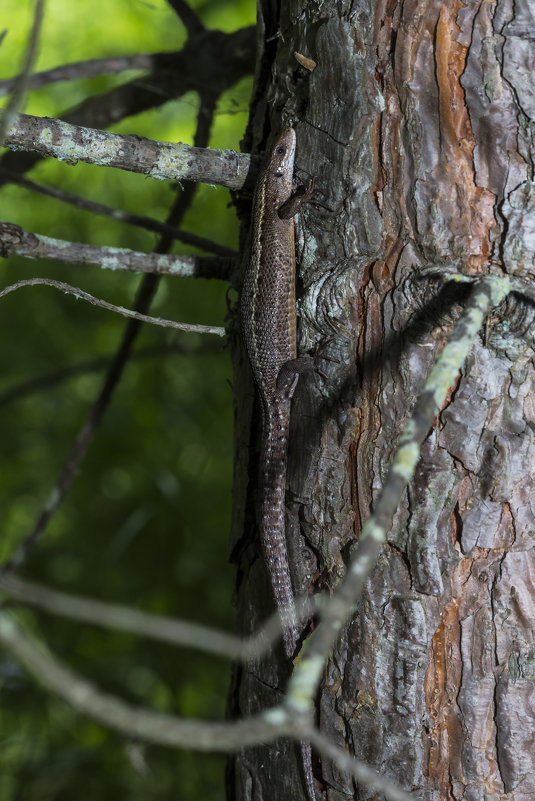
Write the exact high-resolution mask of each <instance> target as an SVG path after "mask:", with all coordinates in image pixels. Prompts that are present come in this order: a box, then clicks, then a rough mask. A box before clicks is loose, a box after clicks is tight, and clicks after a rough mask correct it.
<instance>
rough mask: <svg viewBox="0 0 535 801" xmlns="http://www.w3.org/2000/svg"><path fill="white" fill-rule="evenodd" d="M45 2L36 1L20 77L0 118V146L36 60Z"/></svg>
mask: <svg viewBox="0 0 535 801" xmlns="http://www.w3.org/2000/svg"><path fill="white" fill-rule="evenodd" d="M44 8H45V2H44V0H36V2H35V10H34V14H33V24H32V30H31V32H30V39H29V42H28V48H27V50H26V55H25V57H24V64H23V67H22V70H21V73H20V75H19V76H18V78H17V80H16V83H15V87H14V91H13V94H12V96H11V99H10V101H9V103H8V104H7V106H6V108H5V110H4V113H3V115H2V117H1V118H0V145H2V144H3V143H4V138H5V136H6V132H7V129H8V128H9V127H10V125H11V124H12V122H13V120H14V118H15V115H16V112H17V111H18V110H19V109H20V108H22V103H23V101H24V95H25V93H26V89H27V86H28V78H29V76H30V74H31V71H32V67H33V65H34V63H35V59H36V58H37V50H38V46H39V35H40V33H41V26H42V23H43V16H44Z"/></svg>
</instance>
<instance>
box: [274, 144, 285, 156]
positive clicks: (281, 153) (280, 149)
mask: <svg viewBox="0 0 535 801" xmlns="http://www.w3.org/2000/svg"><path fill="white" fill-rule="evenodd" d="M276 152H277V156H284V154H285V153H286V148H285V147H284V145H279V146H278V148H277V151H276Z"/></svg>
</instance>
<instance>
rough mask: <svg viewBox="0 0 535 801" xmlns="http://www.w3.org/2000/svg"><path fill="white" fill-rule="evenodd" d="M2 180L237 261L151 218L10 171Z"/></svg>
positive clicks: (206, 242) (2, 173)
mask: <svg viewBox="0 0 535 801" xmlns="http://www.w3.org/2000/svg"><path fill="white" fill-rule="evenodd" d="M2 180H4V181H5V182H6V183H7V182H11V183H14V184H18V185H19V186H23V187H25V188H26V189H30V190H31V191H34V192H39V193H41V194H42V195H46V196H48V197H53V198H56V200H60V201H61V202H62V203H69V204H70V205H72V206H75V207H76V208H78V209H83V210H84V211H89V212H92V213H93V214H102V215H104V216H106V217H111V218H112V219H114V220H118V221H119V222H124V223H127V224H128V225H135V226H139V227H140V228H145V229H146V230H147V231H153V232H154V233H157V234H160V235H161V236H167V237H169V238H170V239H176V240H177V241H179V242H184V243H185V244H186V245H193V246H194V247H196V248H200V249H201V250H206V251H207V252H208V253H216V254H217V255H219V256H223V257H228V258H231V259H237V257H238V253H237V252H236V251H235V250H233V249H232V248H229V247H227V246H226V245H219V244H218V243H217V242H213V241H212V240H211V239H205V237H202V236H197V234H191V233H189V232H188V231H182V230H180V229H178V228H175V227H174V226H172V225H169V224H168V223H163V222H160V221H159V220H154V219H152V217H144V216H142V215H140V214H131V213H130V212H128V211H124V210H123V209H115V208H113V207H112V206H105V205H104V204H103V203H97V202H96V201H94V200H87V199H86V198H83V197H81V196H80V195H74V194H72V193H71V192H66V191H65V190H64V189H57V188H56V187H51V186H43V185H42V184H38V183H36V182H35V181H31V180H30V179H29V178H25V177H24V176H22V175H17V173H15V172H10V171H9V170H3V169H1V168H0V183H1V182H2Z"/></svg>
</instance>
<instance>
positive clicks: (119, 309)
mask: <svg viewBox="0 0 535 801" xmlns="http://www.w3.org/2000/svg"><path fill="white" fill-rule="evenodd" d="M25 286H51V287H54V288H55V289H59V290H60V292H64V293H65V294H66V295H74V297H75V298H79V299H80V300H86V301H87V302H88V303H91V305H92V306H98V307H99V308H100V309H107V311H112V312H115V313H116V314H120V315H121V316H122V317H129V318H130V319H131V320H137V321H138V322H140V323H150V324H151V325H159V326H161V327H162V328H176V329H177V330H178V331H188V332H190V333H196V334H216V335H217V336H218V337H223V336H225V329H224V328H222V327H221V326H217V325H195V324H193V323H192V324H190V323H177V322H175V321H174V320H166V319H165V318H163V317H150V316H149V315H147V314H141V313H140V312H136V311H133V310H132V309H125V308H124V307H123V306H114V304H113V303H108V302H107V301H106V300H101V299H100V298H96V297H94V295H90V294H89V292H84V291H83V290H82V289H79V288H78V287H76V286H71V285H70V284H65V283H64V282H63V281H54V280H53V279H52V278H27V279H25V280H23V281H17V282H16V283H15V284H10V286H6V287H5V289H2V290H1V291H0V298H3V297H5V296H6V295H10V294H11V292H15V291H16V290H17V289H22V288H23V287H25Z"/></svg>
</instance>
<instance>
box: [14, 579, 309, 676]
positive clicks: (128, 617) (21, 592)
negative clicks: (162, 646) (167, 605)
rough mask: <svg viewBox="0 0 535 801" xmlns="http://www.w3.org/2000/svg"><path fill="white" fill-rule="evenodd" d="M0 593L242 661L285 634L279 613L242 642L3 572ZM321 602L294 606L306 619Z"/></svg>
mask: <svg viewBox="0 0 535 801" xmlns="http://www.w3.org/2000/svg"><path fill="white" fill-rule="evenodd" d="M0 592H3V593H5V594H6V595H8V596H9V597H10V598H15V599H16V600H17V601H19V602H21V603H23V604H28V605H29V606H35V607H37V608H38V609H42V610H43V611H45V612H50V613H51V614H56V615H61V616H62V617H66V618H69V619H70V620H77V621H79V622H82V623H90V624H92V625H94V626H100V627H102V628H106V629H115V630H119V631H128V632H130V633H131V634H136V635H137V636H139V637H147V638H149V639H151V640H158V641H159V642H165V643H167V644H168V645H181V646H187V647H190V648H195V649H196V650H198V651H204V652H207V653H210V654H215V655H217V656H223V657H227V658H228V659H236V660H239V661H241V662H247V661H248V660H250V659H254V658H257V659H259V658H260V657H261V656H263V655H264V654H265V653H268V652H269V651H270V650H271V649H272V648H273V645H274V644H275V643H276V642H278V641H279V640H280V638H281V634H282V625H281V616H280V613H279V612H278V611H277V612H275V613H274V614H273V615H271V617H270V618H268V620H267V621H266V622H265V623H264V624H263V626H262V627H261V629H259V631H258V632H256V633H255V634H253V635H251V636H250V637H248V638H247V639H244V640H242V639H241V638H240V637H237V636H235V635H234V634H227V633H226V632H223V631H220V630H218V629H214V628H210V627H208V626H201V625H196V624H194V623H190V622H187V621H183V620H178V619H176V618H171V617H166V616H165V615H153V614H151V613H150V612H143V611H140V610H138V609H133V608H132V607H130V606H123V605H121V604H112V603H105V602H103V601H97V600H95V599H94V598H85V597H83V596H80V595H70V594H68V593H64V592H58V591H57V590H52V589H50V588H49V587H44V586H43V585H40V584H35V583H33V582H30V581H25V580H23V579H20V578H17V577H16V576H0ZM317 604H318V599H317V598H315V599H311V598H308V597H305V598H303V599H302V600H300V601H298V602H297V603H296V609H297V615H298V619H299V621H304V620H307V619H308V617H309V616H310V615H311V614H313V613H314V610H315V609H317Z"/></svg>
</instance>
